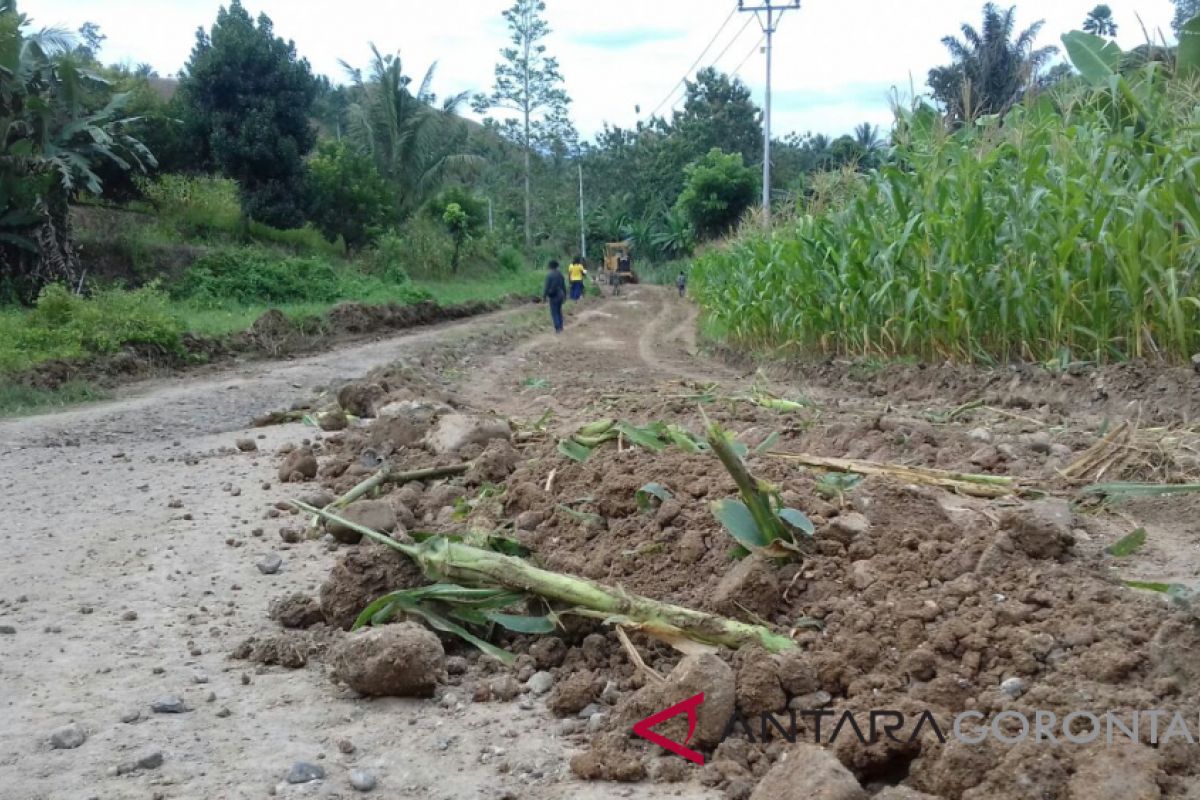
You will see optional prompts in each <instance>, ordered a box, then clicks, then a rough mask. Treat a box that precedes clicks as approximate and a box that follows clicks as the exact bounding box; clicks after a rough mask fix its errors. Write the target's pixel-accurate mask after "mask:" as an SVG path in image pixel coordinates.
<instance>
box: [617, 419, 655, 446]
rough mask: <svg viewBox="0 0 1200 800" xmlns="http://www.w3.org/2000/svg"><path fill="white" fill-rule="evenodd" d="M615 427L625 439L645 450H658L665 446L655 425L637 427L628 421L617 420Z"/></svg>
mask: <svg viewBox="0 0 1200 800" xmlns="http://www.w3.org/2000/svg"><path fill="white" fill-rule="evenodd" d="M616 429H617V430H618V431H620V432H621V433H622V434H624V436H625V438H626V439H628V440H629V441H631V442H633V443H634V444H636V445H638V446H639V447H644V448H646V449H647V450H654V451H658V450H662V449H663V448H664V447H666V446H667V443H666V442H664V441H663V440H662V438H661V433H660V429H659V428H657V427H655V426H646V427H638V426H637V425H633V424H631V423H628V422H619V423H617V426H616Z"/></svg>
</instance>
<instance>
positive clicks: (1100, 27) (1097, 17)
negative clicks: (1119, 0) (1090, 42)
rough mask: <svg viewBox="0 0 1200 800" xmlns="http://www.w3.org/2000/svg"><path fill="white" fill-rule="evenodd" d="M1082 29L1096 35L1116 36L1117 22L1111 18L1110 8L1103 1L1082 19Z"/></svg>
mask: <svg viewBox="0 0 1200 800" xmlns="http://www.w3.org/2000/svg"><path fill="white" fill-rule="evenodd" d="M1083 29H1084V30H1085V31H1087V32H1088V33H1094V34H1096V35H1097V36H1116V35H1117V23H1116V22H1115V21H1114V20H1113V13H1112V9H1111V8H1109V7H1108V6H1107V5H1105V4H1104V3H1101V4H1100V5H1098V6H1096V7H1095V8H1093V9H1092V10H1091V11H1089V12H1088V15H1087V19H1085V20H1084V21H1083Z"/></svg>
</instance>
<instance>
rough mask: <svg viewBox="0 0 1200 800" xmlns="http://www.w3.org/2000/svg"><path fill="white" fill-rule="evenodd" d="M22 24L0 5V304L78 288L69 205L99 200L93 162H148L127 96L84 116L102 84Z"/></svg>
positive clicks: (50, 34) (61, 46)
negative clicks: (132, 126) (131, 126)
mask: <svg viewBox="0 0 1200 800" xmlns="http://www.w3.org/2000/svg"><path fill="white" fill-rule="evenodd" d="M30 25H31V23H30V20H29V18H28V17H26V16H25V15H24V14H21V13H20V12H18V10H17V6H16V2H15V0H0V131H2V134H0V300H9V299H18V300H29V299H30V298H32V297H34V296H36V294H37V292H38V290H39V289H40V288H41V287H42V286H43V285H44V284H46V283H47V282H49V281H54V280H63V281H68V282H72V283H74V282H77V281H78V280H79V277H80V274H81V272H80V266H79V257H78V254H77V253H76V252H75V249H74V246H73V243H72V241H71V231H70V216H69V210H68V206H67V204H68V201H69V199H70V198H71V196H72V195H73V194H75V193H78V192H89V193H92V194H99V192H100V189H101V181H100V177H99V175H98V174H97V173H96V171H95V166H96V165H97V164H99V163H100V162H104V161H108V162H112V163H114V164H116V165H117V166H118V167H119V168H120V169H130V168H131V167H136V168H141V167H142V166H144V165H153V164H154V158H153V156H152V155H151V154H150V153H149V151H147V150H146V149H145V147H143V146H142V144H141V142H139V141H138V140H137V139H136V138H135V137H134V136H132V135H130V134H129V133H128V132H127V131H126V130H125V127H126V124H127V120H126V119H124V118H123V117H121V116H120V113H121V108H122V106H123V104H124V102H125V100H126V97H125V96H124V95H119V94H118V95H112V96H111V97H110V98H109V99H108V101H107V102H106V103H105V104H104V106H103V107H102V108H100V109H98V110H93V109H91V108H89V107H88V106H87V105H86V104H85V101H86V100H87V99H88V98H89V97H90V96H92V95H93V94H96V93H100V92H103V90H104V88H105V81H104V80H103V79H102V78H100V77H99V76H97V75H94V74H92V73H91V72H89V71H88V70H87V69H85V65H84V64H82V63H80V59H79V56H78V55H76V54H75V53H74V52H73V51H72V50H71V47H70V45H71V40H70V38H69V37H68V36H66V35H65V34H63V33H62V32H60V31H55V30H43V31H41V32H38V33H30V32H29V28H30Z"/></svg>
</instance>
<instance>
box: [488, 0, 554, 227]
mask: <svg viewBox="0 0 1200 800" xmlns="http://www.w3.org/2000/svg"><path fill="white" fill-rule="evenodd" d="M545 11H546V4H545V2H543V0H516V2H515V3H513V5H512V7H511V8H509V9H508V10H507V11H505V12H504V20H505V22H506V23H507V24H508V30H509V33H510V34H511V41H512V44H513V46H512V47H506V48H504V49H503V50H501V51H500V55H501V56H502V57H503V59H504V60H503V61H501V62H500V63H498V64H497V65H496V79H495V83H494V85H493V86H492V93H491V94H490V95H478V96H476V97H475V101H474V106H475V109H476V110H477V111H481V112H482V111H487V110H488V109H492V108H503V109H508V110H510V111H515V112H517V113H518V114H520V119H519V120H513V121H512V124H509V125H507V127H502V128H501V129H502V130H509V131H513V132H518V133H519V137H520V138H519V142H518V143H519V144H520V145H521V147H522V149H523V150H524V159H525V170H524V171H525V247H526V248H528V247H529V246H530V245H531V244H532V239H533V237H532V228H531V221H532V206H533V201H532V192H531V191H530V178H531V173H532V167H531V159H532V155H533V149H534V146H535V136H536V134H537V132H538V131H537V126H538V124H539V123H540V122H543V121H544V120H546V119H547V118H550V119H553V118H555V117H559V118H561V117H565V116H566V111H565V109H566V107H567V105H568V104H569V103H570V102H571V99H570V98H569V97H568V96H567V93H566V91H565V90H564V89H563V88H562V82H563V79H562V75H561V74H560V73H559V71H558V60H557V59H555V58H553V57H552V56H548V55H546V45H544V44H542V40H543V39H545V38H546V36H548V35H549V34H550V26H549V25H548V24H547V23H546V20H545V19H544V18H543V17H542V14H544V13H545Z"/></svg>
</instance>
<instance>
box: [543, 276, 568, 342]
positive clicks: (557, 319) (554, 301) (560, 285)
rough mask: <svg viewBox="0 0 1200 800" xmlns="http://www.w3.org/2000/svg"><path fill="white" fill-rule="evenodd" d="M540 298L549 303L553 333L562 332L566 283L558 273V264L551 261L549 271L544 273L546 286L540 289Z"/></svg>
mask: <svg viewBox="0 0 1200 800" xmlns="http://www.w3.org/2000/svg"><path fill="white" fill-rule="evenodd" d="M542 297H544V298H545V299H546V301H547V302H548V303H550V319H551V320H552V321H553V322H554V332H555V333H562V331H563V315H562V307H563V301H564V300H566V299H567V282H566V281H565V280H563V276H562V273H561V272H559V271H558V262H557V261H551V262H550V269H548V270H547V271H546V285H545V287H543V288H542Z"/></svg>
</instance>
